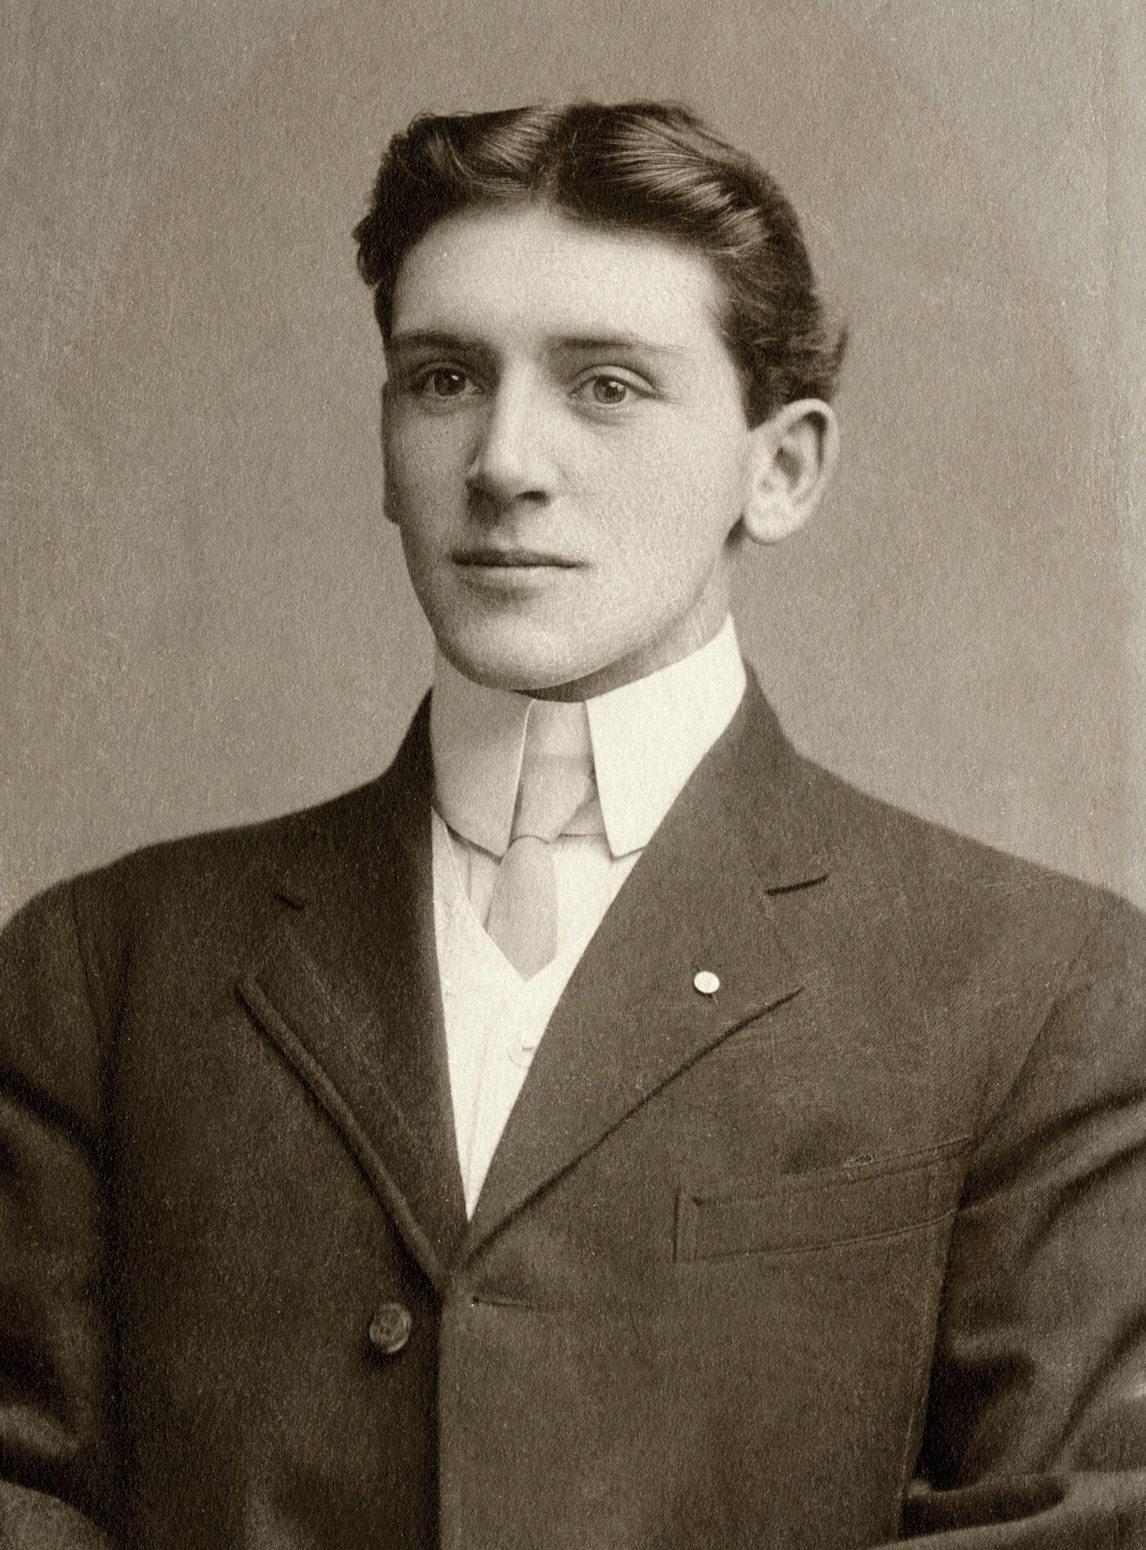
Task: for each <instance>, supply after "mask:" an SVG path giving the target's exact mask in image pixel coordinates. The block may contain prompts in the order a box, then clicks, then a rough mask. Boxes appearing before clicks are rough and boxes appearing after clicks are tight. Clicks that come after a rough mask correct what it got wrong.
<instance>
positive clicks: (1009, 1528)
mask: <svg viewBox="0 0 1146 1550" xmlns="http://www.w3.org/2000/svg"><path fill="white" fill-rule="evenodd" d="M1050 977H1051V975H1050V972H1049V971H1048V974H1047V976H1046V978H1047V979H1049V978H1050ZM1061 981H1062V982H1061V985H1060V986H1059V989H1058V992H1057V994H1056V995H1055V996H1054V998H1053V1001H1052V1004H1051V1008H1050V1011H1049V1014H1048V1015H1047V1016H1046V1017H1045V1019H1044V1020H1043V1021H1042V1023H1041V1027H1040V1029H1039V1032H1038V1035H1037V1037H1036V1039H1035V1040H1034V1042H1033V1044H1032V1045H1031V1046H1030V1050H1029V1054H1028V1055H1027V1057H1026V1060H1025V1062H1024V1064H1023V1065H1022V1067H1021V1070H1020V1072H1019V1075H1018V1077H1017V1080H1015V1081H1014V1082H1013V1084H1012V1085H1011V1086H1010V1090H1009V1092H1008V1094H1007V1096H1006V1098H1005V1100H1004V1101H1003V1102H1002V1104H1001V1105H1000V1106H999V1108H998V1111H997V1113H996V1114H995V1115H994V1117H993V1118H992V1119H991V1120H990V1121H989V1122H988V1124H987V1127H986V1129H985V1131H984V1133H983V1137H982V1139H981V1141H980V1143H979V1145H978V1147H977V1148H976V1151H975V1154H974V1158H973V1161H972V1166H971V1168H970V1171H969V1173H968V1177H967V1183H966V1188H965V1191H964V1196H963V1200H962V1203H961V1209H960V1211H959V1214H958V1216H957V1219H956V1223H955V1228H954V1234H953V1239H952V1246H951V1254H950V1259H949V1265H948V1276H947V1282H946V1288H945V1293H944V1299H943V1304H942V1309H941V1315H940V1320H939V1326H938V1330H937V1336H936V1345H935V1359H934V1365H933V1371H932V1383H931V1392H930V1397H929V1401H928V1409H927V1419H926V1426H925V1431H924V1436H923V1445H922V1450H921V1453H920V1459H919V1475H920V1478H919V1479H918V1480H917V1482H916V1484H915V1486H914V1487H913V1489H912V1492H911V1494H910V1496H909V1500H908V1505H907V1510H906V1512H905V1519H904V1532H905V1534H909V1535H910V1534H914V1535H917V1536H918V1538H916V1539H912V1540H911V1543H913V1544H914V1543H918V1544H919V1545H920V1546H923V1545H927V1546H933V1545H934V1546H936V1550H938V1546H939V1545H942V1546H943V1547H944V1550H996V1547H998V1550H1002V1547H1004V1546H1006V1547H1008V1550H1010V1547H1014V1550H1036V1547H1037V1550H1066V1547H1071V1550H1075V1547H1077V1550H1084V1547H1085V1550H1115V1547H1122V1546H1127V1547H1129V1546H1146V923H1144V922H1143V919H1142V917H1141V916H1140V915H1138V914H1137V912H1135V911H1134V910H1132V909H1131V908H1130V907H1129V906H1127V905H1124V904H1123V903H1122V902H1121V901H1118V900H1109V901H1108V902H1107V903H1106V904H1105V907H1104V911H1103V914H1102V918H1101V920H1100V921H1099V923H1098V924H1097V926H1096V927H1095V928H1094V929H1093V930H1092V931H1091V932H1090V934H1089V936H1088V937H1087V938H1086V941H1085V943H1084V945H1083V947H1082V949H1081V950H1080V951H1079V953H1078V954H1077V956H1076V958H1075V960H1074V962H1073V964H1072V965H1071V966H1070V968H1069V970H1068V972H1067V973H1066V975H1065V976H1063V977H1061ZM1043 988H1044V987H1043V986H1040V987H1039V989H1040V990H1042V989H1043Z"/></svg>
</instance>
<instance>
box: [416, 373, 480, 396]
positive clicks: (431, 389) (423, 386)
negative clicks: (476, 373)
mask: <svg viewBox="0 0 1146 1550" xmlns="http://www.w3.org/2000/svg"><path fill="white" fill-rule="evenodd" d="M413 386H414V391H415V392H416V393H419V394H420V395H421V396H422V397H423V398H461V396H462V395H463V394H464V393H465V392H466V391H467V389H472V387H473V384H472V382H471V381H470V378H469V376H468V375H467V374H466V373H465V372H464V371H460V370H459V369H458V368H457V367H456V366H431V367H430V368H429V370H427V371H423V372H420V373H419V374H418V376H417V377H415V379H414V383H413Z"/></svg>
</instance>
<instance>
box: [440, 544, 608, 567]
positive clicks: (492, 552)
mask: <svg viewBox="0 0 1146 1550" xmlns="http://www.w3.org/2000/svg"><path fill="white" fill-rule="evenodd" d="M453 559H454V563H455V565H462V566H465V567H466V568H467V569H471V570H479V571H500V570H577V569H578V568H579V562H578V561H577V560H570V559H567V558H566V557H565V556H564V555H560V554H550V553H549V552H548V551H547V550H544V549H516V548H515V549H500V548H495V547H493V546H491V545H488V544H487V545H481V546H478V547H476V548H470V549H456V550H455V551H454V555H453Z"/></svg>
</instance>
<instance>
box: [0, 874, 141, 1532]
mask: <svg viewBox="0 0 1146 1550" xmlns="http://www.w3.org/2000/svg"><path fill="white" fill-rule="evenodd" d="M80 937H81V933H80V929H79V924H78V919H77V913H76V888H75V887H74V885H64V886H60V887H58V888H56V889H53V890H51V891H50V892H49V893H47V894H45V895H44V896H42V897H41V898H39V899H37V900H35V901H33V903H32V904H30V905H28V906H26V907H25V909H24V910H22V911H21V912H20V913H19V914H18V915H17V916H16V917H15V918H14V919H13V920H12V921H11V922H9V924H8V925H7V927H6V928H5V929H4V931H3V932H2V933H0V1529H2V1530H3V1534H2V1536H0V1537H2V1538H3V1543H4V1544H5V1545H7V1544H13V1545H17V1546H21V1545H29V1546H31V1545H36V1546H50V1547H53V1550H56V1547H58V1550H70V1547H76V1550H78V1547H81V1546H83V1547H91V1546H92V1545H93V1544H100V1543H106V1540H103V1539H102V1538H101V1537H100V1526H104V1527H106V1525H107V1524H108V1523H109V1522H110V1521H111V1518H112V1515H113V1498H114V1480H113V1470H112V1464H111V1455H112V1450H111V1447H110V1443H109V1428H108V1410H109V1383H108V1360H109V1349H110V1337H109V1331H108V1327H107V1323H106V1319H105V1308H104V1295H103V1282H104V1277H105V1272H106V1268H107V1267H106V1263H105V1247H104V1232H103V1221H104V1211H105V1202H104V1194H103V1182H102V1172H101V1154H102V1150H103V1101H102V1093H101V1088H102V1080H103V1079H102V1071H101V1067H102V1061H103V1057H102V1049H101V1045H102V1039H101V1035H100V1031H99V1022H98V1019H97V1016H96V1014H95V1010H94V1008H95V1006H96V1005H97V1004H98V996H97V995H96V990H97V985H96V983H95V976H94V973H93V971H92V968H91V963H92V958H91V955H90V954H85V952H84V951H83V949H82V947H81V940H80Z"/></svg>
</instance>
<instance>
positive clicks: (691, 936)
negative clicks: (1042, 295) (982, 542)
mask: <svg viewBox="0 0 1146 1550" xmlns="http://www.w3.org/2000/svg"><path fill="white" fill-rule="evenodd" d="M357 236H358V239H359V245H360V265H361V268H362V272H363V275H364V277H365V278H366V279H367V280H368V281H369V282H370V283H371V284H372V285H373V286H374V287H375V306H376V313H377V316H378V321H379V323H380V325H381V328H382V331H383V335H384V338H385V341H386V353H387V365H388V377H387V382H386V386H385V389H384V397H383V422H382V431H383V445H384V453H385V465H386V468H385V471H386V498H387V508H388V513H389V515H390V517H391V518H392V520H393V521H395V522H396V523H397V524H398V526H399V528H400V530H401V535H402V540H403V544H404V548H405V553H406V558H407V563H408V566H409V570H410V575H411V578H412V580H413V584H414V587H415V589H416V591H417V594H418V597H419V599H420V601H421V603H422V606H423V608H424V609H425V612H426V614H427V617H428V618H429V620H430V623H431V625H432V627H433V630H434V633H435V636H436V639H437V643H438V647H439V655H438V662H437V667H436V671H435V680H434V687H433V691H432V695H431V697H430V699H429V703H428V707H427V706H423V709H422V710H421V711H420V712H419V714H418V716H417V717H416V719H415V721H414V723H413V725H412V727H411V729H410V732H409V734H408V736H407V739H406V741H405V743H404V745H403V748H402V750H401V751H400V753H399V755H398V757H397V759H396V761H395V763H394V765H393V766H392V767H391V769H390V770H389V771H388V772H387V773H386V774H385V775H384V776H382V777H381V779H380V780H378V781H376V782H374V783H373V784H371V785H370V786H368V787H365V788H363V789H362V790H360V791H357V792H352V793H350V794H349V795H347V796H345V797H341V798H338V799H336V800H335V801H333V802H331V803H328V804H326V805H325V806H323V807H321V808H318V809H315V810H312V811H309V812H305V813H301V814H296V815H293V816H291V817H288V818H285V819H282V820H277V821H275V822H273V823H270V824H265V825H261V826H258V827H256V828H249V829H241V830H236V831H233V832H231V833H228V834H223V835H210V836H205V837H201V838H199V839H194V840H189V841H180V842H177V843H175V844H173V845H167V846H161V847H158V848H156V849H152V850H150V851H147V852H144V853H142V854H140V855H137V856H134V857H130V858H128V859H126V860H125V861H123V862H121V863H119V864H117V865H116V866H113V867H111V868H109V869H106V870H105V871H103V872H101V873H98V874H95V875H92V876H88V877H85V878H81V879H79V880H77V881H76V882H74V883H71V884H68V885H64V886H61V887H59V888H57V889H54V890H52V891H51V892H49V893H48V894H47V895H45V896H44V897H43V898H41V899H39V900H37V901H35V902H34V903H33V904H32V905H30V906H29V907H28V908H27V909H26V910H25V911H24V912H23V914H22V915H21V916H20V917H18V918H17V920H16V921H15V922H14V923H13V924H12V926H11V927H10V929H9V931H8V932H7V933H6V935H5V938H4V941H3V958H2V962H0V995H2V998H3V999H2V1003H0V1005H2V1011H0V1050H2V1055H0V1062H2V1064H0V1075H2V1081H3V1089H2V1090H3V1106H2V1108H0V1156H2V1157H3V1159H4V1168H3V1173H2V1177H3V1179H4V1185H5V1194H4V1199H5V1202H6V1204H5V1215H4V1217H3V1218H2V1231H3V1233H4V1249H3V1253H2V1255H0V1287H2V1290H3V1302H2V1306H3V1320H2V1324H0V1371H2V1372H3V1374H4V1387H3V1390H2V1407H0V1462H2V1464H3V1468H4V1471H5V1473H6V1476H7V1478H8V1479H9V1480H11V1481H13V1482H16V1483H18V1484H19V1485H20V1486H22V1487H24V1488H27V1489H29V1490H31V1491H33V1492H37V1493H41V1494H40V1495H39V1496H38V1497H37V1496H32V1497H27V1498H25V1501H24V1509H23V1510H24V1513H25V1519H24V1521H26V1522H28V1523H30V1524H32V1525H33V1528H34V1532H35V1533H38V1534H39V1537H38V1538H34V1539H31V1540H29V1543H31V1542H35V1543H37V1544H42V1543H44V1542H45V1537H44V1536H45V1534H48V1535H52V1536H53V1537H52V1538H51V1539H50V1540H49V1541H48V1542H50V1543H52V1544H59V1545H65V1544H80V1543H88V1542H90V1538H89V1537H86V1536H90V1534H91V1532H92V1530H91V1528H90V1526H89V1524H90V1523H91V1522H95V1523H98V1524H100V1525H102V1526H103V1528H104V1530H105V1531H106V1532H107V1534H108V1535H110V1536H111V1538H112V1540H113V1542H119V1541H123V1542H125V1543H136V1544H142V1545H147V1546H159V1545H178V1546H185V1545H186V1546H190V1545H203V1546H221V1545H249V1546H271V1545H274V1546H287V1545H291V1546H301V1545H323V1546H367V1545H369V1546H380V1545H386V1546H401V1545H410V1546H430V1545H434V1544H439V1543H440V1544H442V1545H446V1546H449V1547H456V1550H462V1547H465V1550H484V1547H495V1546H496V1547H499V1550H500V1547H512V1546H520V1547H523V1550H525V1547H529V1550H533V1547H542V1546H544V1547H562V1550H564V1547H568V1550H573V1547H586V1550H588V1547H594V1550H597V1547H603V1546H609V1547H621V1546H632V1547H636V1546H641V1547H651V1546H658V1547H665V1550H670V1547H671V1550H684V1547H690V1550H693V1547H702V1546H703V1547H706V1550H707V1547H710V1546H717V1545H719V1546H737V1545H739V1546H754V1547H755V1546H765V1545H768V1546H772V1545H776V1546H779V1545H783V1546H786V1547H796V1546H803V1547H809V1550H811V1547H815V1550H840V1547H845V1546H872V1545H877V1544H881V1543H887V1542H890V1541H894V1540H897V1539H900V1538H906V1537H910V1536H918V1539H917V1541H916V1542H918V1543H920V1544H926V1543H935V1544H936V1546H938V1545H940V1544H942V1545H943V1546H949V1547H951V1550H992V1547H1003V1546H1008V1547H1011V1546H1014V1547H1019V1546H1025V1547H1035V1546H1043V1547H1050V1546H1056V1547H1057V1546H1078V1547H1082V1546H1087V1547H1090V1546H1099V1545H1101V1546H1114V1545H1133V1544H1142V1543H1146V1354H1144V1352H1143V1329H1144V1328H1146V1318H1144V1313H1146V1296H1144V1294H1143V1273H1142V1269H1141V1259H1142V1248H1143V1240H1144V1238H1146V1230H1144V1227H1143V1222H1144V1219H1146V1218H1144V1213H1146V1158H1144V1151H1143V1140H1144V1137H1146V1102H1144V1095H1143V1087H1144V1079H1146V935H1144V932H1143V926H1142V922H1141V920H1140V919H1139V917H1137V916H1136V915H1135V914H1134V912H1133V911H1131V910H1130V909H1129V908H1128V907H1127V906H1125V905H1123V904H1122V903H1120V902H1119V901H1118V900H1116V899H1114V898H1112V897H1109V896H1107V895H1103V894H1100V893H1098V892H1096V891H1093V890H1090V889H1087V888H1084V887H1083V886H1082V885H1080V884H1076V883H1074V882H1071V881H1069V880H1067V879H1064V878H1062V877H1058V876H1055V875H1052V874H1049V873H1047V872H1044V871H1041V870H1039V869H1037V868H1034V867H1032V866H1028V865H1026V864H1024V863H1021V862H1018V861H1014V860H1011V859H1009V858H1006V857H1003V856H1001V855H998V854H996V853H994V852H991V851H989V850H987V849H985V848H983V847H981V846H978V845H975V844H972V843H971V842H969V841H965V840H962V839H959V838H957V837H956V836H954V835H951V834H950V833H948V832H946V831H943V830H941V829H938V828H936V827H934V826H931V825H928V824H925V823H923V822H921V821H920V820H918V819H915V818H912V817H909V816H907V815H905V814H903V813H900V812H897V811H895V810H893V809H890V808H888V807H886V806H884V805H882V804H880V803H878V802H876V801H874V800H872V799H871V798H868V797H866V796H864V795H862V794H860V793H858V792H856V791H855V790H853V789H851V788H849V787H848V786H846V785H844V784H843V783H842V782H840V781H838V780H836V779H835V778H834V777H832V776H831V775H829V774H827V773H826V772H824V771H822V770H820V769H817V768H816V767H814V766H813V765H811V764H809V763H807V762H806V761H805V760H803V759H801V758H800V757H799V756H798V755H797V754H796V753H795V752H794V751H793V750H792V748H791V747H790V746H789V745H788V744H787V743H786V741H785V740H784V737H783V735H782V733H781V731H780V729H779V727H778V726H777V724H776V722H775V720H774V718H773V716H772V714H771V712H770V711H769V709H768V707H767V705H766V704H765V702H764V700H763V698H762V696H761V694H760V691H759V689H758V687H757V686H756V684H755V681H754V680H753V679H752V678H751V676H750V675H749V674H747V673H746V671H745V668H744V666H743V664H742V662H741V659H740V656H739V652H738V650H737V645H736V637H735V633H734V630H733V627H732V624H731V622H730V620H729V618H728V584H729V576H730V572H731V570H732V568H733V566H734V564H735V561H736V556H737V553H738V551H739V550H740V549H741V548H742V547H743V546H744V545H746V544H749V543H772V542H775V541H777V540H780V539H782V538H784V537H785V536H787V535H788V534H789V533H791V532H792V531H793V530H794V529H795V528H797V527H798V526H799V525H800V524H801V523H802V522H803V521H804V520H805V519H806V518H807V516H808V515H809V514H810V513H811V512H812V510H813V509H814V507H815V505H816V503H817V500H818V498H819V496H820V493H821V491H822V489H823V486H824V484H825V482H826V480H827V478H828V477H829V474H830V471H831V467H832V463H833V461H834V458H835V454H836V444H837V432H836V425H835V420H834V417H833V413H832V410H831V408H830V407H829V402H828V401H829V399H830V396H831V389H832V383H833V378H834V375H835V371H836V368H837V366H838V362H839V354H840V349H839V346H838V344H836V343H834V342H833V341H832V340H830V339H829V338H828V337H827V335H826V333H825V329H824V326H823V323H822V318H821V313H820V307H819V303H818V301H817V298H816V293H815V287H814V283H813V277H812V274H811V270H810V268H809V265H808V261H807V257H806V254H805V251H804V247H803V243H802V240H801V238H800V234H799V229H798V226H797V224H796V221H795V218H794V216H793V215H792V213H791V210H790V209H789V207H788V205H787V204H786V202H785V201H784V199H783V197H782V196H781V195H780V193H779V192H778V190H777V189H776V188H775V187H774V185H773V184H772V183H771V182H770V180H769V179H768V178H766V177H765V176H764V175H763V174H762V173H761V172H760V171H759V170H758V169H757V168H756V167H755V166H754V165H752V164H751V163H750V162H749V161H748V160H747V159H746V158H745V157H743V156H741V155H740V154H738V153H737V152H735V151H733V150H731V149H730V148H729V147H727V146H725V145H723V144H722V143H721V142H720V141H718V140H716V139H715V138H714V137H712V136H711V135H710V134H708V133H707V132H706V131H705V130H704V129H703V128H702V127H701V126H700V125H699V124H697V123H696V121H695V120H693V119H692V118H691V117H689V116H688V115H687V114H685V113H683V112H681V111H679V110H675V109H667V108H663V107H658V106H655V105H648V104H630V105H626V106H622V107H615V108H601V107H594V106H577V107H573V108H564V109H528V110H522V111H516V112H511V113H501V114H491V115H480V116H476V117H470V118H437V119H423V120H419V121H416V122H415V123H414V124H413V125H412V126H411V128H410V130H409V131H408V132H407V133H406V134H405V135H402V136H399V137H397V138H396V139H395V141H394V142H393V143H392V144H391V146H390V149H389V151H388V153H387V156H386V159H385V161H384V163H383V166H382V169H381V172H380V174H379V177H378V181H377V184H376V187H375V191H374V198H373V203H372V207H371V210H370V213H369V214H368V216H367V217H366V219H365V220H364V221H363V222H362V223H361V224H360V226H359V227H358V230H357ZM60 1500H62V1501H65V1502H68V1503H70V1504H71V1505H72V1506H73V1507H75V1508H76V1509H78V1511H79V1512H81V1513H83V1514H86V1515H87V1517H86V1519H85V1518H81V1517H78V1516H77V1517H73V1518H71V1519H69V1520H68V1521H67V1523H65V1520H64V1519H63V1518H61V1517H60V1516H58V1502H59V1501H60ZM53 1502H55V1503H56V1504H57V1506H53ZM37 1503H38V1506H37ZM41 1511H42V1513H43V1514H45V1515H47V1514H49V1513H50V1514H51V1516H50V1517H48V1516H45V1517H44V1518H43V1520H42V1522H40V1527H39V1528H38V1529H35V1527H34V1526H35V1524H36V1522H37V1521H39V1520H38V1518H37V1513H38V1512H41ZM45 1525H47V1527H45ZM69 1525H70V1526H69ZM945 1531H949V1532H945ZM69 1536H71V1537H69Z"/></svg>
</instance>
